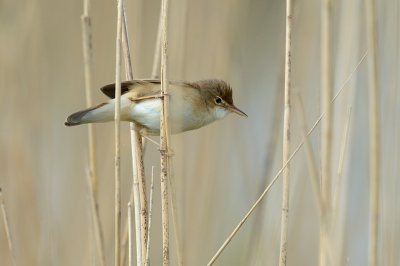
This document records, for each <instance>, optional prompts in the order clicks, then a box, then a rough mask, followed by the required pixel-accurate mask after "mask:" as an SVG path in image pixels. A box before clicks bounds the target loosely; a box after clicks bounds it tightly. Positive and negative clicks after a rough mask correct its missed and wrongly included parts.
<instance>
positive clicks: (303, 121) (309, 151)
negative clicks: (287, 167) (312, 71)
mask: <svg viewBox="0 0 400 266" xmlns="http://www.w3.org/2000/svg"><path fill="white" fill-rule="evenodd" d="M294 99H295V101H296V102H297V104H296V105H297V110H298V111H299V124H300V129H301V133H302V137H303V138H304V137H305V136H306V134H307V129H308V128H309V127H308V123H307V116H306V112H305V108H304V104H303V99H302V95H301V92H300V91H298V92H297V93H295V97H294ZM305 149H306V157H307V162H308V168H309V170H310V179H311V184H312V187H313V191H314V196H315V200H316V202H317V206H318V210H319V212H320V213H321V212H322V200H321V191H320V189H319V180H318V178H319V176H318V168H317V163H316V159H315V156H314V152H313V148H312V145H311V142H310V140H309V139H307V140H306V142H305Z"/></svg>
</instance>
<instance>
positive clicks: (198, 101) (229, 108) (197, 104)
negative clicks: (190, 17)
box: [65, 79, 247, 135]
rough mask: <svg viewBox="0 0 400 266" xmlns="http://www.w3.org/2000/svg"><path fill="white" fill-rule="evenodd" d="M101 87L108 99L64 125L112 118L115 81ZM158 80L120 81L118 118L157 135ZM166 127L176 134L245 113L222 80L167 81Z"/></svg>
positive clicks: (158, 112) (70, 119)
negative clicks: (232, 113) (235, 103)
mask: <svg viewBox="0 0 400 266" xmlns="http://www.w3.org/2000/svg"><path fill="white" fill-rule="evenodd" d="M101 91H102V92H103V93H104V94H105V95H107V96H108V97H110V98H111V100H109V101H108V102H105V103H102V104H99V105H97V106H94V107H91V108H88V109H85V110H82V111H79V112H76V113H74V114H72V115H70V116H69V117H68V118H67V120H66V121H65V125H66V126H76V125H81V124H87V123H99V122H109V121H113V120H114V111H115V99H114V98H115V84H110V85H106V86H104V87H102V88H101ZM160 91H161V81H160V80H132V81H125V82H122V83H121V121H129V122H135V123H136V124H137V125H139V126H141V127H143V129H142V133H144V134H146V135H160V109H161V99H160ZM169 94H170V115H169V122H170V129H171V133H172V134H177V133H181V132H185V131H189V130H193V129H198V128H201V127H203V126H206V125H208V124H211V123H212V122H214V121H216V120H220V119H222V118H224V117H225V116H227V115H228V114H229V113H231V112H234V113H237V114H239V115H241V116H245V117H247V115H246V114H245V113H243V112H242V111H240V110H239V109H238V108H236V107H235V105H234V104H233V100H232V89H231V87H230V86H229V85H228V84H227V83H226V82H224V81H222V80H217V79H207V80H201V81H196V82H193V83H191V82H173V81H171V82H170V83H169Z"/></svg>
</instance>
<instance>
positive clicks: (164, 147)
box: [160, 0, 171, 266]
mask: <svg viewBox="0 0 400 266" xmlns="http://www.w3.org/2000/svg"><path fill="white" fill-rule="evenodd" d="M162 10H163V15H162V21H163V42H162V57H161V103H162V104H161V115H160V147H161V148H160V157H161V209H162V236H163V237H162V239H163V265H164V266H168V265H169V264H170V259H169V217H168V179H169V172H170V171H169V167H168V163H169V160H168V157H169V154H168V153H169V144H170V143H169V140H170V134H171V133H170V129H169V89H168V85H169V79H168V0H163V8H162Z"/></svg>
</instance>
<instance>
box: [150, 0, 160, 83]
mask: <svg viewBox="0 0 400 266" xmlns="http://www.w3.org/2000/svg"><path fill="white" fill-rule="evenodd" d="M161 4H162V3H161ZM162 12H163V9H162V6H161V8H160V17H159V19H158V29H157V39H156V48H155V50H154V58H153V68H152V70H151V78H152V79H158V78H159V76H158V72H159V67H160V66H161V64H160V55H161V34H162V14H163V13H162Z"/></svg>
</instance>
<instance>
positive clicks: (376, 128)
mask: <svg viewBox="0 0 400 266" xmlns="http://www.w3.org/2000/svg"><path fill="white" fill-rule="evenodd" d="M366 9H367V24H368V33H369V34H368V42H369V46H370V47H371V51H372V56H371V58H370V60H369V64H368V66H369V75H368V76H369V121H370V124H369V128H370V138H369V142H370V151H369V154H370V157H369V162H370V163H369V165H370V218H369V252H368V253H369V265H370V266H376V265H378V226H379V225H378V222H379V171H380V161H379V158H380V114H379V108H380V107H379V99H380V98H379V83H378V80H379V77H378V48H377V41H376V40H377V38H376V35H377V34H376V33H377V30H376V15H375V1H374V0H368V1H367V2H366Z"/></svg>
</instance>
